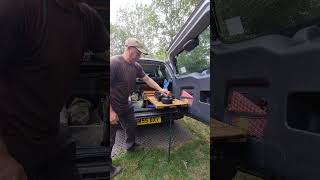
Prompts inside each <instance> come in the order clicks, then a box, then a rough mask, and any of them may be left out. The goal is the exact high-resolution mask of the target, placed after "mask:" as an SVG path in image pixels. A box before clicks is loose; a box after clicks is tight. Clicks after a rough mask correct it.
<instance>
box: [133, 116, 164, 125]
mask: <svg viewBox="0 0 320 180" xmlns="http://www.w3.org/2000/svg"><path fill="white" fill-rule="evenodd" d="M157 123H161V117H150V118H141V119H138V123H137V124H138V125H146V124H157Z"/></svg>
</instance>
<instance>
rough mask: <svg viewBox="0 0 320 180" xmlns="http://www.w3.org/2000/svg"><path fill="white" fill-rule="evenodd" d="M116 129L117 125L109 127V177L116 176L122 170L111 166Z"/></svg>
mask: <svg viewBox="0 0 320 180" xmlns="http://www.w3.org/2000/svg"><path fill="white" fill-rule="evenodd" d="M118 128H119V124H116V125H110V156H109V158H110V159H109V161H110V162H111V171H110V176H111V177H114V176H116V175H117V174H119V173H120V172H121V170H122V168H121V167H120V166H114V165H112V157H111V152H112V148H113V146H114V144H115V142H116V135H117V130H118Z"/></svg>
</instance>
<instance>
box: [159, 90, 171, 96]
mask: <svg viewBox="0 0 320 180" xmlns="http://www.w3.org/2000/svg"><path fill="white" fill-rule="evenodd" d="M159 92H160V93H161V94H163V95H165V96H169V95H170V92H169V91H168V90H166V89H161V90H159Z"/></svg>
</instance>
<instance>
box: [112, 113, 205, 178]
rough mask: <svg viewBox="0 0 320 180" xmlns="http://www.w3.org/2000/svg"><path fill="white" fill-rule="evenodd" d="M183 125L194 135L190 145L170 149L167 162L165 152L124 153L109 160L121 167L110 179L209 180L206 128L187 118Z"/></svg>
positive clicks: (147, 150) (154, 149)
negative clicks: (169, 158)
mask: <svg viewBox="0 0 320 180" xmlns="http://www.w3.org/2000/svg"><path fill="white" fill-rule="evenodd" d="M183 123H184V125H185V126H186V127H188V128H190V130H191V132H192V133H193V135H194V136H193V139H192V140H191V141H190V142H188V143H186V144H183V145H180V146H178V147H175V148H174V149H173V150H172V152H171V161H170V162H168V152H167V150H166V149H157V148H152V149H145V150H143V151H138V152H134V153H129V154H125V155H124V156H122V157H119V158H117V159H115V160H114V161H113V163H114V164H115V165H120V166H121V167H122V168H123V171H122V173H121V174H119V175H118V176H116V177H115V178H114V180H122V179H123V180H127V179H138V180H140V179H141V180H144V179H146V180H149V179H155V180H156V179H190V180H191V179H192V180H194V179H196V180H200V179H201V180H206V179H210V145H209V141H207V139H209V127H208V126H206V125H204V124H202V123H199V122H198V121H196V120H193V119H192V118H188V117H185V118H184V119H183Z"/></svg>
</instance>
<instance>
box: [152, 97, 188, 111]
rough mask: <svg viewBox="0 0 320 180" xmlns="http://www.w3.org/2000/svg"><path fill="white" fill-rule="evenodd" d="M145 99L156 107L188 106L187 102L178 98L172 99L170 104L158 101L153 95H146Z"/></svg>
mask: <svg viewBox="0 0 320 180" xmlns="http://www.w3.org/2000/svg"><path fill="white" fill-rule="evenodd" d="M147 99H148V100H149V101H150V102H151V103H152V104H153V105H154V106H155V108H156V109H164V108H177V107H186V106H188V103H187V102H185V101H181V100H179V99H174V100H173V102H172V104H163V103H162V102H161V101H158V100H157V99H156V98H155V97H154V96H147Z"/></svg>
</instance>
